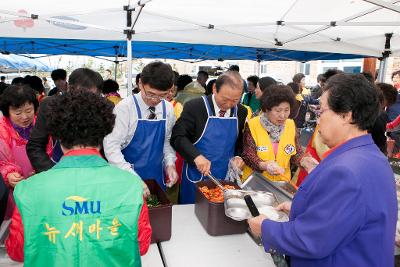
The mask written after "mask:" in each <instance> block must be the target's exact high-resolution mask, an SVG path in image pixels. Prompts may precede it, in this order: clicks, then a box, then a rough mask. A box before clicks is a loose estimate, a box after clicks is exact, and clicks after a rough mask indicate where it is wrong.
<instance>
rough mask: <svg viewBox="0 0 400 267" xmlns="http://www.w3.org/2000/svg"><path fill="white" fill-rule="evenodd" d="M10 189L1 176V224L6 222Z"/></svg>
mask: <svg viewBox="0 0 400 267" xmlns="http://www.w3.org/2000/svg"><path fill="white" fill-rule="evenodd" d="M7 200H8V187H7V185H6V184H5V183H4V180H3V177H2V176H1V175H0V224H1V223H2V222H3V220H4V215H5V213H6V209H7Z"/></svg>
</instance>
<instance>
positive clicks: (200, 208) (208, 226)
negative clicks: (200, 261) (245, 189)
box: [194, 180, 248, 236]
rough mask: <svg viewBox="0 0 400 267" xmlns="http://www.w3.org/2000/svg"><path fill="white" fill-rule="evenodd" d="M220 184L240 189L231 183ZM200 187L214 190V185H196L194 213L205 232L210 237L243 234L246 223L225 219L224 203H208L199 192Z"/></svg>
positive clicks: (204, 183)
mask: <svg viewBox="0 0 400 267" xmlns="http://www.w3.org/2000/svg"><path fill="white" fill-rule="evenodd" d="M221 183H222V184H223V185H226V184H228V185H234V186H235V187H236V188H237V189H240V188H239V187H238V186H237V185H235V184H234V183H232V182H225V181H221ZM202 186H207V187H208V188H214V187H216V185H215V184H214V183H213V182H212V181H210V180H206V181H202V182H198V183H197V184H196V199H195V205H194V212H195V214H196V217H197V218H198V219H199V221H200V223H201V225H202V226H203V227H204V229H205V230H206V232H207V233H208V234H209V235H212V236H220V235H233V234H242V233H245V232H246V230H247V228H248V225H247V222H246V221H245V220H244V221H235V220H232V219H231V218H229V217H227V216H226V215H225V208H224V203H215V202H210V201H209V200H208V199H207V198H206V197H205V196H204V195H203V193H202V192H201V191H200V189H199V188H200V187H202Z"/></svg>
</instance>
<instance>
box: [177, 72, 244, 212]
mask: <svg viewBox="0 0 400 267" xmlns="http://www.w3.org/2000/svg"><path fill="white" fill-rule="evenodd" d="M242 93H243V80H242V77H241V76H240V74H239V73H238V72H236V71H228V72H226V73H224V74H222V75H221V76H219V77H218V79H217V81H216V82H215V84H214V86H213V94H212V95H209V96H207V97H205V96H203V97H199V98H195V99H192V100H190V101H189V102H187V103H186V104H185V106H184V107H183V111H182V114H181V117H180V118H179V120H178V121H177V122H176V124H175V126H174V129H173V133H172V137H171V144H172V146H173V147H174V148H175V149H176V151H177V152H178V153H179V154H180V155H181V156H182V157H183V158H184V160H185V162H184V165H183V172H182V184H181V190H180V196H179V202H180V203H181V204H190V203H194V198H195V186H194V184H195V183H197V182H199V181H201V180H203V179H207V177H206V176H207V175H209V174H213V175H214V176H215V177H216V178H218V179H220V180H223V179H225V176H226V174H227V171H228V164H229V160H230V159H231V158H234V160H233V162H234V164H235V165H236V166H237V167H241V166H242V165H243V161H242V159H241V158H240V157H235V155H240V153H241V150H242V139H243V134H242V132H243V127H244V123H245V120H246V117H247V109H246V108H245V107H244V106H242V105H241V104H239V101H240V99H241V97H242Z"/></svg>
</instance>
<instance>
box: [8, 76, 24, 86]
mask: <svg viewBox="0 0 400 267" xmlns="http://www.w3.org/2000/svg"><path fill="white" fill-rule="evenodd" d="M23 84H26V81H25V79H24V78H23V77H15V78H14V79H12V81H11V85H23Z"/></svg>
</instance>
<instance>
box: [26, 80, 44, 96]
mask: <svg viewBox="0 0 400 267" xmlns="http://www.w3.org/2000/svg"><path fill="white" fill-rule="evenodd" d="M25 83H26V84H29V86H30V87H31V88H32V89H33V90H35V91H37V92H39V93H43V92H44V86H43V82H42V79H40V78H39V77H38V76H29V77H25Z"/></svg>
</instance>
